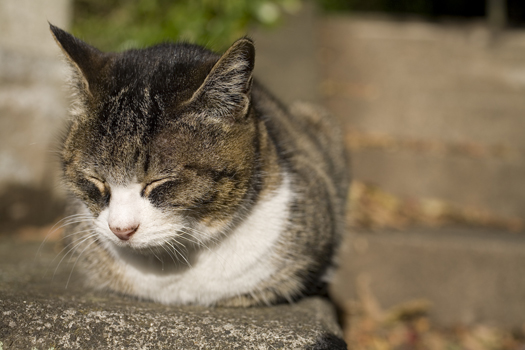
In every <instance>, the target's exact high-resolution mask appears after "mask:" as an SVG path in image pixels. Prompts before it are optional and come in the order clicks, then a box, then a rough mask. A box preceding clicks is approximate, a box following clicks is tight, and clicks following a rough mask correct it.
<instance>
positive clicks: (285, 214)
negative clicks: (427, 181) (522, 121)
mask: <svg viewBox="0 0 525 350" xmlns="http://www.w3.org/2000/svg"><path fill="white" fill-rule="evenodd" d="M51 31H52V33H53V35H54V37H55V39H56V41H57V43H58V44H59V46H60V47H61V48H62V50H63V52H64V54H65V56H66V58H67V59H68V61H69V62H70V64H71V67H72V85H73V90H74V91H75V96H76V100H75V102H74V110H73V112H72V118H71V121H70V124H69V126H68V129H67V132H66V133H65V136H64V139H63V143H62V148H61V152H60V155H61V161H62V167H63V173H64V180H65V183H66V185H67V187H68V188H69V189H70V191H71V193H72V195H73V196H72V200H71V205H70V206H69V208H70V211H71V214H72V216H71V219H70V222H71V223H72V225H69V229H68V231H67V232H66V234H65V241H66V244H67V245H68V248H70V249H72V250H74V251H75V253H76V254H77V255H78V256H79V265H81V266H82V270H83V271H84V273H85V275H86V277H87V278H86V280H87V282H88V283H89V284H90V285H92V286H95V287H98V288H104V289H108V290H113V291H116V292H118V293H122V294H128V295H131V296H136V297H140V298H144V299H149V300H154V301H158V302H162V303H167V304H201V305H228V306H251V305H258V304H272V303H277V302H282V301H293V300H296V299H298V298H300V297H302V296H305V295H311V294H317V293H322V292H323V291H324V287H325V285H326V276H327V273H328V271H329V269H330V267H331V266H332V264H333V256H334V253H335V251H336V249H337V247H338V245H339V242H340V239H341V236H342V234H343V232H344V212H345V198H346V193H347V189H348V182H349V179H348V174H347V166H346V159H345V154H344V150H343V145H342V137H341V134H340V128H338V126H337V125H336V124H335V123H334V120H333V118H332V117H331V116H330V115H328V114H327V113H326V112H324V111H323V110H321V109H319V108H317V107H315V106H312V105H309V104H296V105H294V106H292V108H290V109H287V108H285V107H283V106H281V105H280V104H279V102H277V100H275V99H274V98H273V97H272V96H271V95H270V94H269V93H268V92H266V91H265V90H264V89H263V88H262V87H261V86H260V85H258V84H257V82H254V81H253V79H252V71H253V67H254V58H255V57H254V56H255V51H254V46H253V43H252V41H251V40H249V39H246V38H243V39H240V40H238V41H237V42H235V43H234V44H233V45H232V46H231V47H230V49H229V50H227V52H226V53H224V54H223V55H222V56H219V55H217V54H215V53H213V52H211V51H208V50H206V49H204V48H202V47H199V46H195V45H190V44H161V45H157V46H154V47H151V48H147V49H143V50H131V51H126V52H123V53H103V52H100V51H98V50H97V49H95V48H93V47H91V46H89V45H88V44H86V43H84V42H82V41H80V40H78V39H77V38H75V37H73V36H72V35H70V34H68V33H66V32H64V31H62V30H61V29H59V28H56V27H54V26H51Z"/></svg>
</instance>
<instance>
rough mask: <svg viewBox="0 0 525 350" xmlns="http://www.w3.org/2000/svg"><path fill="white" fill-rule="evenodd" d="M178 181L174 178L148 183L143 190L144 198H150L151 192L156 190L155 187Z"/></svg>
mask: <svg viewBox="0 0 525 350" xmlns="http://www.w3.org/2000/svg"><path fill="white" fill-rule="evenodd" d="M175 180H176V179H175V178H173V177H165V178H162V179H157V180H153V181H151V182H148V183H147V184H146V185H145V186H144V188H143V189H142V193H141V195H142V196H143V197H147V196H149V194H150V193H151V191H153V190H154V189H155V187H157V186H160V185H162V184H164V183H166V182H170V181H175Z"/></svg>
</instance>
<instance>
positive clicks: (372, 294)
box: [333, 228, 525, 328]
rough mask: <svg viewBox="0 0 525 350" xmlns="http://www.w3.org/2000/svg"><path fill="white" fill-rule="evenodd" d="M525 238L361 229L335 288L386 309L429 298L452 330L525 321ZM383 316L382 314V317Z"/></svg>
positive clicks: (344, 297)
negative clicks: (366, 230) (455, 327)
mask: <svg viewBox="0 0 525 350" xmlns="http://www.w3.org/2000/svg"><path fill="white" fill-rule="evenodd" d="M524 262H525V237H524V236H523V235H520V234H509V233H507V232H494V231H482V230H466V229H454V228H450V229H440V230H430V229H428V228H426V229H424V228H421V229H414V230H411V231H407V232H400V231H378V232H358V233H356V234H355V235H354V237H353V238H352V240H350V241H349V242H348V245H347V246H346V247H345V252H344V255H343V262H342V265H341V269H340V270H339V272H338V274H337V276H336V280H335V283H334V285H333V294H334V295H335V296H336V299H337V300H338V301H339V302H340V303H341V304H342V305H348V304H349V302H350V301H352V300H354V301H355V300H358V301H361V302H364V303H367V302H368V303H370V302H371V301H372V302H373V303H376V304H377V305H379V308H380V310H381V311H382V312H383V313H385V312H386V310H388V309H390V308H393V307H396V306H399V305H401V304H404V303H409V302H413V301H421V300H424V301H427V302H429V304H430V305H431V307H430V311H429V314H430V317H431V318H432V319H433V320H434V321H435V322H436V323H437V324H441V325H445V326H451V325H461V324H463V325H470V324H474V323H481V324H486V325H496V326H500V327H509V328H512V327H522V326H524V324H525V317H524V315H525V303H524V302H523V301H524V300H525V279H524V278H523V276H525V264H524ZM381 311H380V312H379V313H381Z"/></svg>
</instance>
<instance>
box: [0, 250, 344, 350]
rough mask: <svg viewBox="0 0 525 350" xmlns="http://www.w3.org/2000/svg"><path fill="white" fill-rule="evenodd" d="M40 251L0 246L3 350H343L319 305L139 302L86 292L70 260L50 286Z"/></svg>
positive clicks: (328, 309) (49, 257)
mask: <svg viewBox="0 0 525 350" xmlns="http://www.w3.org/2000/svg"><path fill="white" fill-rule="evenodd" d="M38 246H39V244H34V243H33V244H19V243H18V244H17V243H14V242H9V243H8V242H5V241H4V242H0V342H2V343H1V344H2V345H1V346H0V348H1V349H4V350H5V349H32V348H37V349H46V350H47V349H50V348H54V349H110V348H111V349H346V345H345V344H344V341H343V340H342V338H341V337H342V334H341V330H340V328H339V326H338V325H337V323H336V320H335V314H334V309H333V307H332V305H331V304H330V303H329V302H327V301H326V300H324V299H320V298H311V299H306V300H303V301H301V302H298V303H296V304H293V305H279V306H275V307H261V308H249V309H240V308H203V307H180V306H164V305H159V304H154V303H149V302H141V301H136V300H132V299H129V298H125V297H120V296H117V295H113V294H106V293H94V292H91V291H88V290H84V289H83V288H82V284H81V280H80V278H81V277H79V276H78V275H77V274H76V271H75V270H74V261H72V262H68V261H67V260H68V259H67V258H66V259H64V261H62V263H61V264H60V266H59V267H58V269H57V271H56V274H55V277H54V278H52V276H53V272H54V270H55V268H56V266H57V265H58V263H59V260H60V259H61V257H60V256H59V255H57V254H58V253H59V250H53V248H52V247H51V246H50V245H47V246H45V247H44V248H43V249H42V250H41V252H40V254H38V255H37V250H38ZM56 256H59V257H58V258H57V259H55V260H54V261H53V258H54V257H56ZM72 270H73V274H72V275H71V280H70V282H69V285H68V287H67V289H66V288H65V285H66V284H67V280H68V279H69V274H70V272H71V271H72Z"/></svg>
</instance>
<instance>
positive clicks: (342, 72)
mask: <svg viewBox="0 0 525 350" xmlns="http://www.w3.org/2000/svg"><path fill="white" fill-rule="evenodd" d="M319 31H320V40H319V46H320V49H321V55H320V57H321V68H322V89H323V91H324V94H325V95H324V96H325V100H326V102H327V105H328V107H329V108H330V109H331V110H332V112H333V113H335V114H336V115H337V116H339V117H340V119H341V120H342V121H343V123H344V124H345V126H346V128H347V130H349V131H351V130H353V131H355V130H357V131H358V132H359V133H361V134H363V135H364V137H365V138H366V137H367V136H368V137H372V138H373V137H377V136H378V135H379V136H381V135H382V136H384V137H388V138H390V139H392V140H394V141H396V142H394V143H397V145H398V146H399V145H400V146H401V147H400V148H401V149H393V147H390V146H388V145H387V146H386V147H383V148H375V149H366V148H367V147H366V146H365V147H363V148H361V149H357V150H356V149H352V155H353V169H354V172H355V178H356V179H358V180H361V181H364V182H372V183H375V184H377V185H379V186H380V187H383V188H385V189H387V190H388V191H390V192H393V193H395V194H398V195H401V196H416V197H421V196H424V197H431V198H436V199H440V200H445V201H451V202H452V204H455V205H459V206H473V205H474V206H476V207H478V208H480V209H484V210H487V211H492V212H494V213H495V214H497V215H502V216H507V217H515V216H518V217H520V218H521V219H525V196H524V194H525V186H523V184H522V181H521V178H523V174H524V172H525V161H524V159H525V157H524V155H525V138H524V137H523V130H525V117H524V112H525V98H523V96H525V31H523V30H516V31H507V32H504V33H502V34H501V36H498V37H497V38H496V39H494V40H493V38H492V37H491V36H490V31H489V29H488V28H487V27H486V26H484V25H482V24H475V23H474V24H473V23H470V24H461V25H460V24H453V23H429V22H423V21H401V20H394V19H388V18H382V19H380V18H374V17H372V18H371V17H359V16H340V17H325V18H324V19H323V20H322V21H321V22H320V27H319ZM406 140H409V141H415V142H419V143H425V142H426V143H430V144H433V145H438V146H439V147H441V148H442V149H443V148H447V147H448V148H451V147H452V148H454V147H455V148H471V149H475V150H480V152H478V153H482V154H486V153H490V154H492V156H489V157H480V156H479V154H478V155H476V154H475V153H476V152H470V153H474V155H473V156H472V155H469V154H468V153H469V152H463V153H462V155H463V157H460V156H457V155H456V154H454V152H449V153H446V152H445V153H442V152H441V153H440V152H435V150H434V149H432V148H429V149H427V150H423V151H424V152H421V150H419V152H412V151H411V150H410V149H403V145H404V144H405V142H404V141H406ZM439 147H438V148H439ZM459 153H461V152H459ZM498 154H499V155H498Z"/></svg>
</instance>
